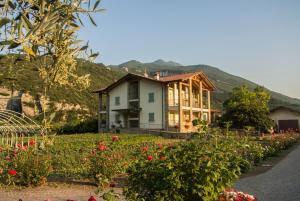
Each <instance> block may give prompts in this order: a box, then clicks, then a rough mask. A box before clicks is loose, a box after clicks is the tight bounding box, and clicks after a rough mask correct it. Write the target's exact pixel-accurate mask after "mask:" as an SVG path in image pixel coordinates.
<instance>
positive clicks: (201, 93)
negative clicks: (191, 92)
mask: <svg viewBox="0 0 300 201" xmlns="http://www.w3.org/2000/svg"><path fill="white" fill-rule="evenodd" d="M199 90H200V108H201V112H200V113H201V114H200V116H201V118H202V115H203V86H202V81H200V87H199Z"/></svg>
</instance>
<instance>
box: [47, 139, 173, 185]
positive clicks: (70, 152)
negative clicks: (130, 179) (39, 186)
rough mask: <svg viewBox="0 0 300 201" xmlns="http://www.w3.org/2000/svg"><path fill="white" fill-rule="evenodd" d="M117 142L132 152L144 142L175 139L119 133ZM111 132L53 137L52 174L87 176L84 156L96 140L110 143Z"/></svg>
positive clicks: (74, 176)
mask: <svg viewBox="0 0 300 201" xmlns="http://www.w3.org/2000/svg"><path fill="white" fill-rule="evenodd" d="M118 136H119V137H120V139H121V140H120V141H119V142H118V143H119V145H120V147H121V148H122V150H124V151H126V152H128V153H129V154H130V152H133V151H134V150H135V149H136V148H137V147H140V146H141V145H142V144H145V143H157V144H158V143H160V144H167V143H175V142H178V141H179V140H177V139H164V138H162V137H160V136H153V135H146V134H120V135H118ZM111 138H112V134H92V133H86V134H73V135H58V136H55V138H54V146H51V148H50V152H51V155H52V161H53V168H54V171H53V175H56V176H60V177H67V178H75V179H80V178H84V177H87V175H86V174H87V172H88V171H87V170H88V168H89V164H88V163H87V162H86V158H87V157H88V156H89V155H90V153H91V151H92V150H93V149H95V148H96V142H99V141H103V142H104V143H105V144H109V143H111V141H112V140H111Z"/></svg>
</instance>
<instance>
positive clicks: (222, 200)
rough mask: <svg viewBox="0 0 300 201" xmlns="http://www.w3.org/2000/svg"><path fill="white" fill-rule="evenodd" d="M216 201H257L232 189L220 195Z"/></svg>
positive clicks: (251, 196)
mask: <svg viewBox="0 0 300 201" xmlns="http://www.w3.org/2000/svg"><path fill="white" fill-rule="evenodd" d="M218 201H258V200H257V199H256V198H255V197H254V196H253V195H249V194H247V193H243V192H240V191H235V190H233V189H229V190H226V191H225V192H222V193H220V195H219V200H218Z"/></svg>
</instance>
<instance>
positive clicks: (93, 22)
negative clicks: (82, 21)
mask: <svg viewBox="0 0 300 201" xmlns="http://www.w3.org/2000/svg"><path fill="white" fill-rule="evenodd" d="M88 16H89V18H90V20H91V22H92V24H93V25H94V26H97V24H96V22H95V21H94V20H93V18H92V17H91V15H90V14H88Z"/></svg>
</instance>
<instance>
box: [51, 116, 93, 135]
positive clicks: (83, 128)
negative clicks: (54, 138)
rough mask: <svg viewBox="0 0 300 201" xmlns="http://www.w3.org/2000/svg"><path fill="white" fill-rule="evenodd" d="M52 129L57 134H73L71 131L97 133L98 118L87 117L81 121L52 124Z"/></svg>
mask: <svg viewBox="0 0 300 201" xmlns="http://www.w3.org/2000/svg"><path fill="white" fill-rule="evenodd" d="M53 130H54V131H55V132H56V133H57V134H73V133H97V132H98V120H97V119H87V120H84V121H81V122H73V123H68V124H65V125H57V126H54V128H53Z"/></svg>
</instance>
